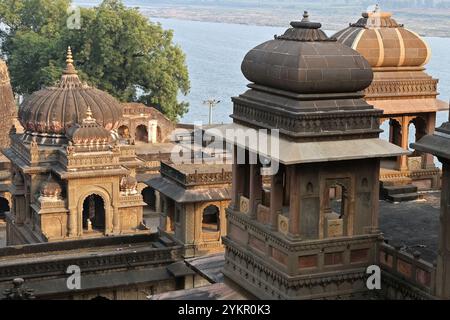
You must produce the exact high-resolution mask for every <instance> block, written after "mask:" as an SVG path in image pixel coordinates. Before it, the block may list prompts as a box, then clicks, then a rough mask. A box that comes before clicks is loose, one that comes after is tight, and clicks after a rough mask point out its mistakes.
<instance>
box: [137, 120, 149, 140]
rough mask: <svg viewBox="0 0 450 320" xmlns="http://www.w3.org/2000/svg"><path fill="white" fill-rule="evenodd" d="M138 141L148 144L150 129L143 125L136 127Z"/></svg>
mask: <svg viewBox="0 0 450 320" xmlns="http://www.w3.org/2000/svg"><path fill="white" fill-rule="evenodd" d="M136 141H141V142H148V128H147V126H145V125H143V124H141V125H139V126H137V127H136Z"/></svg>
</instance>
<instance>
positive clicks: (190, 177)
mask: <svg viewBox="0 0 450 320" xmlns="http://www.w3.org/2000/svg"><path fill="white" fill-rule="evenodd" d="M160 171H161V174H162V175H164V176H167V177H170V178H171V179H172V180H175V181H177V182H179V183H181V184H183V185H186V186H188V185H200V184H220V183H229V182H231V180H232V177H233V173H232V172H231V171H226V170H225V169H222V170H221V171H219V172H201V173H199V172H197V170H195V172H193V173H184V172H182V171H180V170H178V169H176V168H175V167H172V166H170V165H168V164H166V163H164V162H161V169H160Z"/></svg>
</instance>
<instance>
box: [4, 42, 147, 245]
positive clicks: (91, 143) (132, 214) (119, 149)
mask: <svg viewBox="0 0 450 320" xmlns="http://www.w3.org/2000/svg"><path fill="white" fill-rule="evenodd" d="M121 115H122V108H121V106H120V104H119V102H118V101H116V99H115V98H113V97H112V96H110V95H109V94H108V93H106V92H103V91H100V90H98V89H95V88H92V87H90V86H88V85H86V84H84V83H82V82H81V81H80V79H79V77H78V75H77V71H76V70H75V67H74V65H73V58H72V52H71V50H70V48H69V51H68V54H67V66H66V69H65V70H64V72H63V75H62V77H61V80H60V81H59V83H58V84H57V86H55V87H50V88H45V89H43V90H40V91H37V92H35V93H33V94H32V95H31V96H30V97H29V98H27V99H26V100H25V101H24V103H23V104H22V106H21V107H20V110H19V120H20V122H21V124H22V126H23V127H24V129H25V132H24V133H23V134H17V133H15V132H13V131H12V132H11V135H10V137H11V147H10V148H8V149H6V150H5V152H4V153H5V155H6V156H7V157H8V159H9V160H10V161H11V173H12V186H11V193H12V208H11V213H10V214H9V215H8V216H7V241H8V244H9V245H13V244H24V243H39V242H49V241H60V240H66V239H71V240H74V239H79V238H89V237H102V236H106V235H119V234H134V233H140V232H148V230H146V228H145V226H144V225H143V223H142V211H143V206H144V205H145V204H144V203H143V201H142V196H141V195H140V194H139V193H138V192H137V189H136V188H137V182H136V179H135V178H134V175H135V168H136V167H137V166H139V165H141V163H142V162H141V161H140V160H138V159H137V158H136V155H135V147H134V146H133V145H122V144H119V142H118V140H117V139H116V137H117V134H116V129H117V127H118V124H119V120H120V117H121Z"/></svg>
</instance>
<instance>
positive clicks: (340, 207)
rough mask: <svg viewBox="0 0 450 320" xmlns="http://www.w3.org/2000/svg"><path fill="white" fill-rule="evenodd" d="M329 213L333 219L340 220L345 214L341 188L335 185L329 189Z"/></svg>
mask: <svg viewBox="0 0 450 320" xmlns="http://www.w3.org/2000/svg"><path fill="white" fill-rule="evenodd" d="M329 195H330V199H329V203H330V209H331V210H330V212H331V214H332V215H333V217H334V218H338V219H342V217H343V216H344V214H345V203H344V201H343V187H342V186H341V185H339V184H336V185H334V186H332V187H330V189H329Z"/></svg>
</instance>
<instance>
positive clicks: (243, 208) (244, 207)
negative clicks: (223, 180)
mask: <svg viewBox="0 0 450 320" xmlns="http://www.w3.org/2000/svg"><path fill="white" fill-rule="evenodd" d="M239 211H240V212H242V213H244V214H248V213H249V211H250V201H249V199H247V198H246V197H242V196H241V199H240V202H239Z"/></svg>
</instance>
